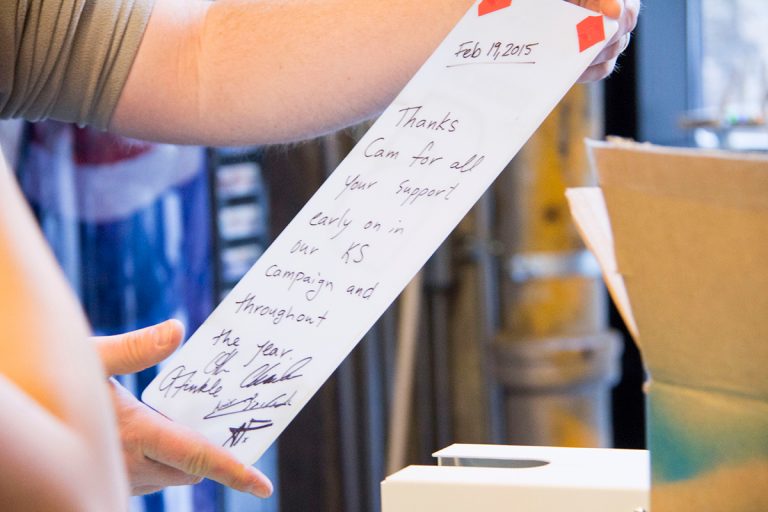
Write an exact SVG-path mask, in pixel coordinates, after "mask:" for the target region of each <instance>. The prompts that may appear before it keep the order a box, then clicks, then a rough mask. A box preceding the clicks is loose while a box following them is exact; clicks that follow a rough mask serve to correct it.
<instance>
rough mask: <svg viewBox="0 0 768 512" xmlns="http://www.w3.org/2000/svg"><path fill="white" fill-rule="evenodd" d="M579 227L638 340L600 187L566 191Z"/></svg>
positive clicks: (622, 314)
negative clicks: (617, 263) (617, 265)
mask: <svg viewBox="0 0 768 512" xmlns="http://www.w3.org/2000/svg"><path fill="white" fill-rule="evenodd" d="M565 195H566V197H567V198H568V205H569V206H570V208H571V216H572V217H573V220H574V223H575V224H576V228H577V229H578V230H579V233H580V234H581V238H582V239H583V240H584V243H585V244H586V245H587V247H588V248H589V250H590V251H592V254H594V255H595V258H596V259H597V262H598V263H599V264H600V270H601V271H602V273H603V279H604V280H605V284H606V286H607V287H608V292H609V293H610V294H611V297H612V298H613V302H614V303H615V304H616V308H617V309H618V310H619V313H620V314H621V317H622V318H623V319H624V323H625V324H626V325H627V329H628V330H629V333H630V334H631V335H632V337H633V338H634V339H635V340H636V341H637V340H638V332H637V325H636V324H635V317H634V316H633V315H632V306H631V305H630V302H629V296H628V295H627V289H626V287H625V286H624V278H622V277H621V274H619V271H618V268H617V267H616V254H615V252H614V250H613V234H612V233H611V222H610V220H609V219H608V210H607V209H606V207H605V200H604V199H603V193H602V192H601V191H600V189H599V188H597V187H583V188H571V189H568V190H567V191H566V192H565Z"/></svg>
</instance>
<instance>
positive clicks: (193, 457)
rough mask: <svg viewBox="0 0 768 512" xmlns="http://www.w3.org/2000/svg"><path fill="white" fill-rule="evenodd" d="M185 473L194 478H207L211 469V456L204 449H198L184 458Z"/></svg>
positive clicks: (191, 451)
mask: <svg viewBox="0 0 768 512" xmlns="http://www.w3.org/2000/svg"><path fill="white" fill-rule="evenodd" d="M182 466H183V467H184V471H185V472H186V473H189V474H190V475H193V476H205V475H206V474H207V473H208V471H210V467H211V455H210V453H209V451H208V450H207V449H206V448H205V447H204V446H201V447H196V448H194V449H192V450H190V451H189V453H187V454H186V455H185V456H184V460H183V462H182Z"/></svg>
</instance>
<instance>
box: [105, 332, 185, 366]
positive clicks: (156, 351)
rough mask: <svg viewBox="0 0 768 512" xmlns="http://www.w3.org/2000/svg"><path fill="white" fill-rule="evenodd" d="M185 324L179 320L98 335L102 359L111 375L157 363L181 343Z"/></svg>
mask: <svg viewBox="0 0 768 512" xmlns="http://www.w3.org/2000/svg"><path fill="white" fill-rule="evenodd" d="M183 336H184V326H183V325H182V324H181V322H179V321H178V320H166V321H165V322H163V323H160V324H157V325H153V326H150V327H146V328H144V329H139V330H136V331H131V332H128V333H125V334H117V335H115V336H94V337H93V338H91V340H92V341H93V342H94V343H95V345H96V350H97V352H98V353H99V357H100V358H101V362H102V364H103V365H104V368H105V370H106V372H107V374H108V375H125V374H128V373H135V372H138V371H141V370H144V369H145V368H149V367H150V366H154V365H156V364H157V363H159V362H160V361H162V360H163V359H165V358H166V357H168V356H169V355H171V354H172V353H173V351H174V350H176V348H177V347H178V346H179V344H180V343H181V339H182V338H183Z"/></svg>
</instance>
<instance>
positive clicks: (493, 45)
mask: <svg viewBox="0 0 768 512" xmlns="http://www.w3.org/2000/svg"><path fill="white" fill-rule="evenodd" d="M538 45H539V43H516V42H503V41H491V42H487V43H484V42H481V41H464V42H462V43H460V44H459V46H458V48H456V50H455V51H454V52H453V55H454V57H456V59H457V61H458V62H455V63H452V64H448V65H447V66H446V67H449V68H450V67H454V66H465V65H468V64H536V61H535V60H534V57H535V51H536V47H537V46H538Z"/></svg>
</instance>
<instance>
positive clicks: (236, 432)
mask: <svg viewBox="0 0 768 512" xmlns="http://www.w3.org/2000/svg"><path fill="white" fill-rule="evenodd" d="M272 425H273V423H272V420H255V419H253V418H251V419H250V420H248V421H247V422H246V423H243V424H242V425H240V426H239V427H229V437H228V438H227V440H226V441H224V444H223V446H230V447H234V446H237V445H239V444H242V443H245V442H246V441H248V438H247V437H246V436H245V434H247V433H248V432H253V431H254V430H261V429H263V428H269V427H271V426H272Z"/></svg>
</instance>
